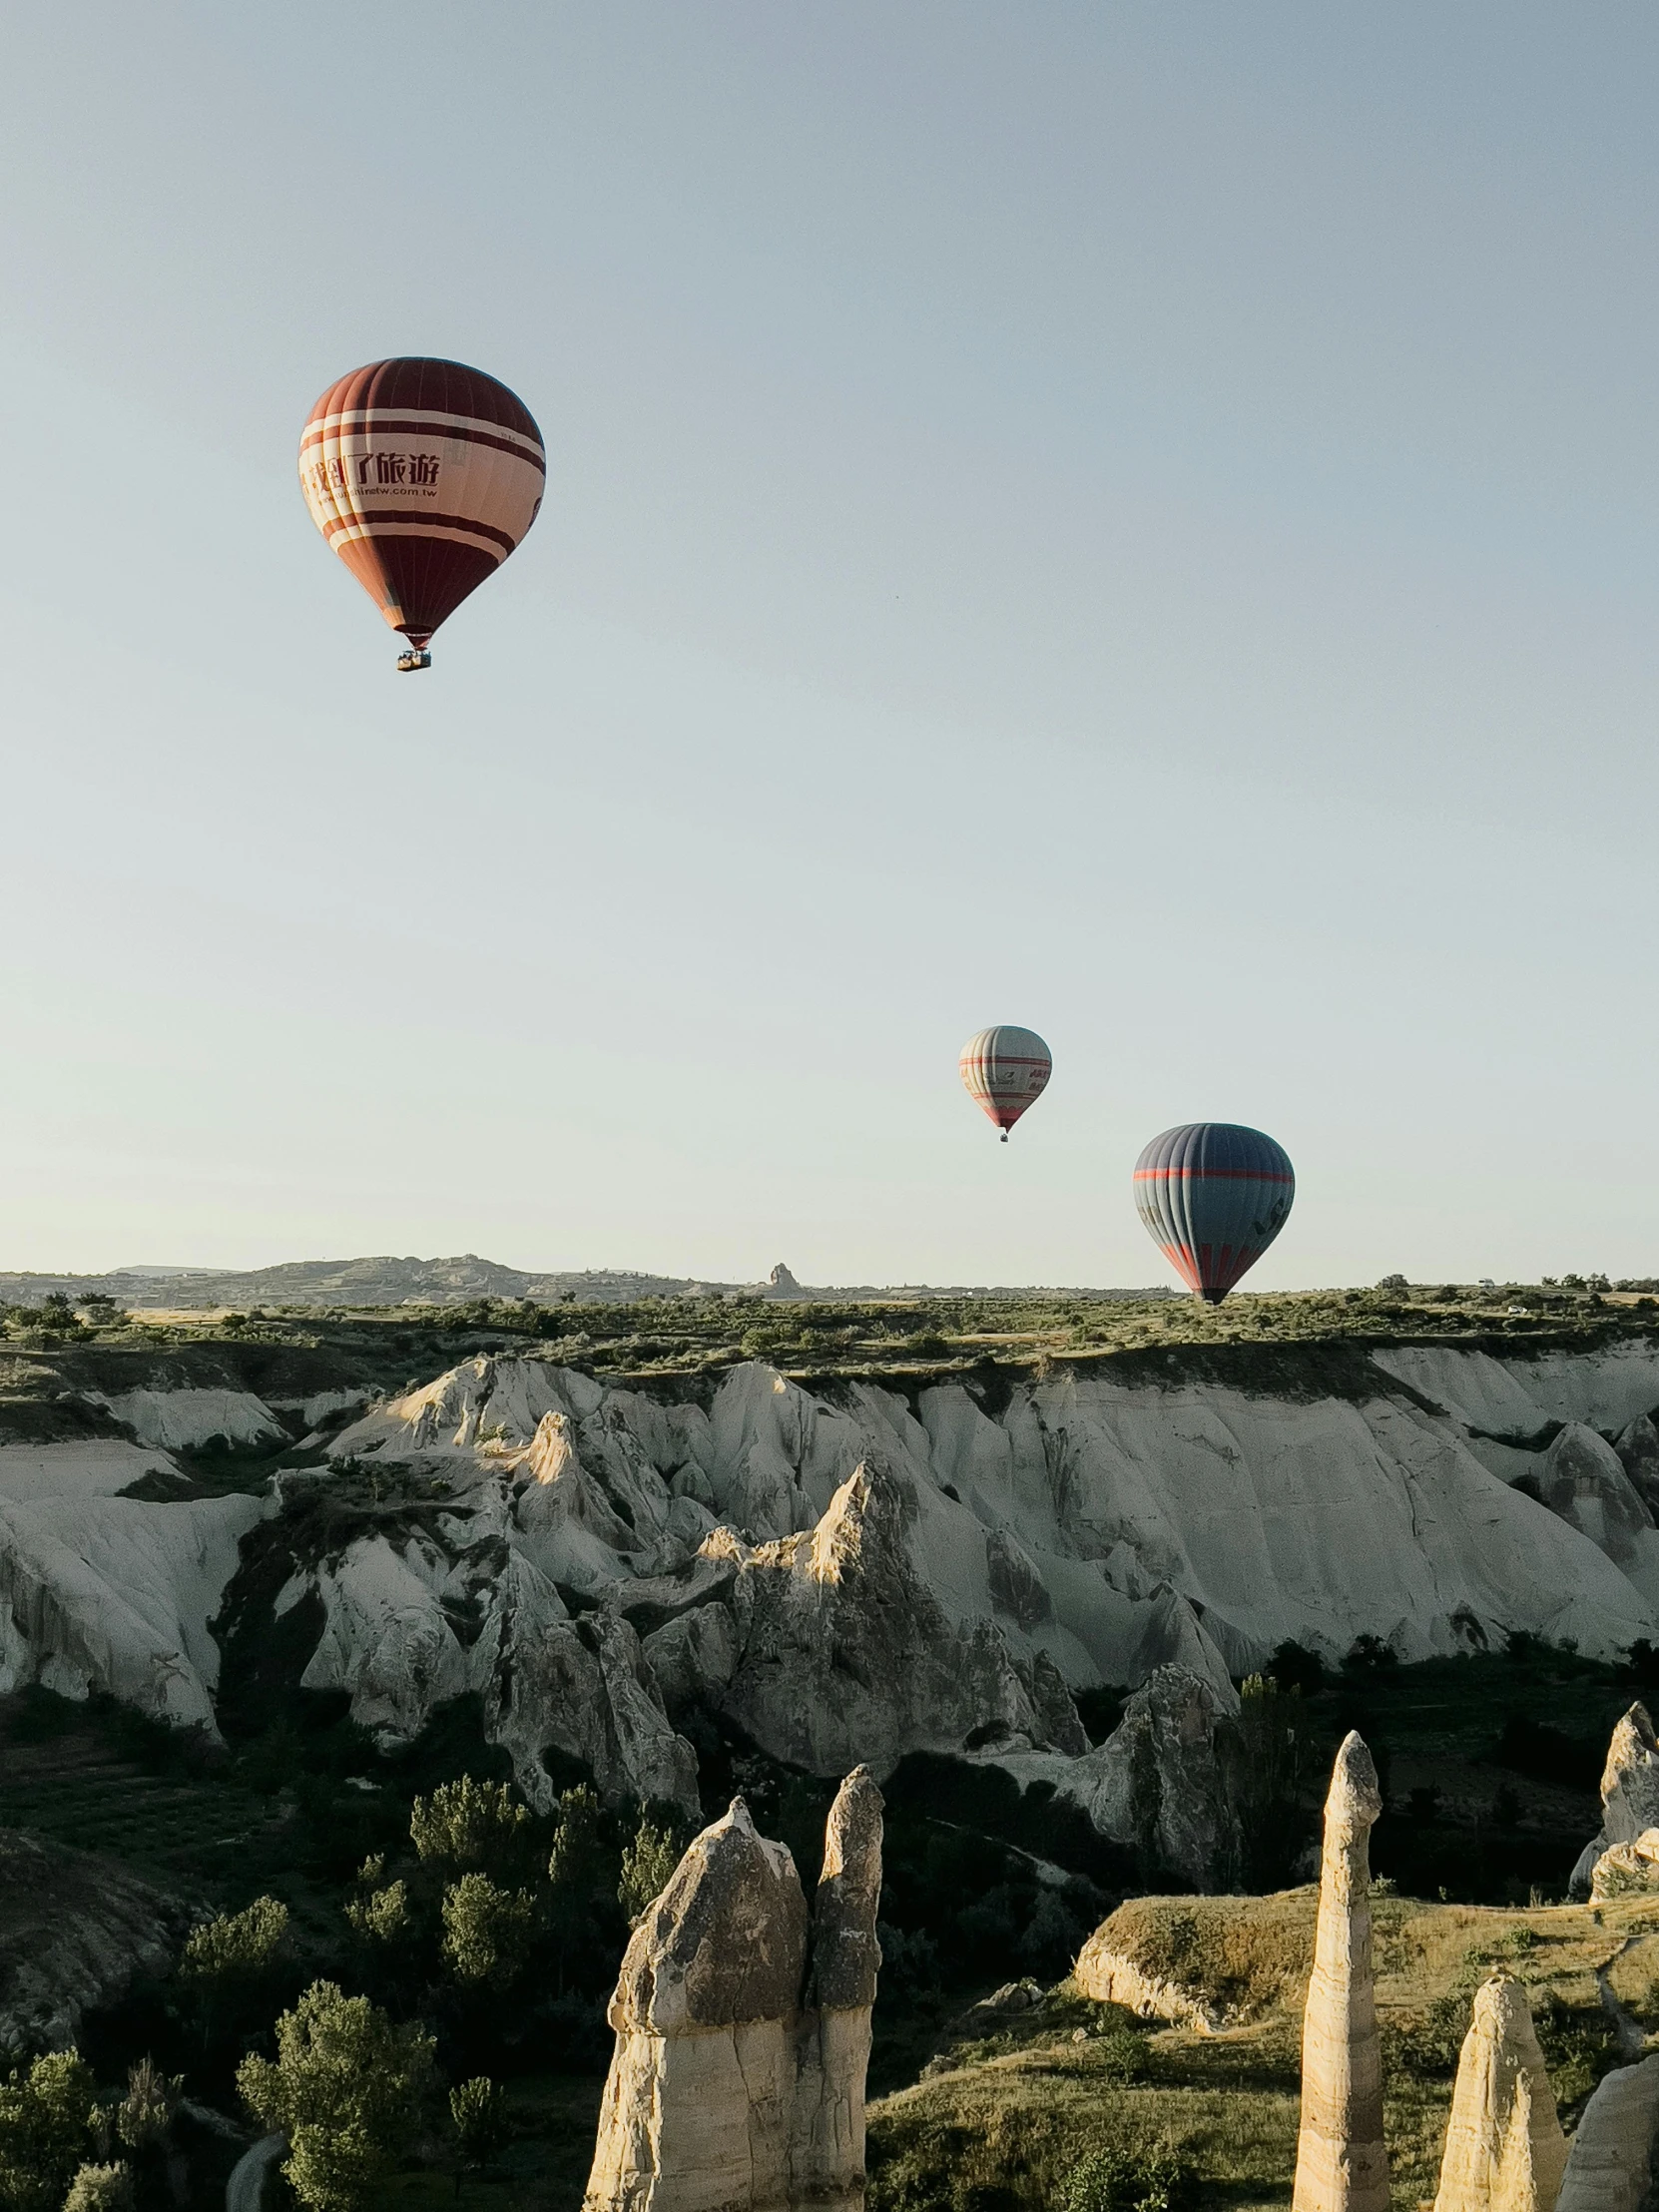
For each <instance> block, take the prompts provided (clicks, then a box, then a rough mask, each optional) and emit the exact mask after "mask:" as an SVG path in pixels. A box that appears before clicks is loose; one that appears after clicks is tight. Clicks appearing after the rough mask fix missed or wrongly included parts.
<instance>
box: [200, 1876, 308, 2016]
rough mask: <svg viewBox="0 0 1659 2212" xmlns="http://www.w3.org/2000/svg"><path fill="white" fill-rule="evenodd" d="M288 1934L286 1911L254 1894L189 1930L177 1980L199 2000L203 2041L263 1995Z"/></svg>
mask: <svg viewBox="0 0 1659 2212" xmlns="http://www.w3.org/2000/svg"><path fill="white" fill-rule="evenodd" d="M287 1932H288V1909H287V1907H286V1906H285V1905H284V1904H283V1903H282V1902H281V1900H280V1899H279V1898H273V1897H261V1898H256V1899H255V1900H254V1902H253V1904H252V1905H250V1906H248V1907H247V1908H246V1909H245V1910H244V1911H243V1912H241V1913H221V1914H220V1915H219V1916H218V1917H217V1918H216V1919H214V1920H211V1921H205V1922H204V1923H203V1925H202V1926H201V1927H200V1928H193V1929H192V1930H191V1932H190V1935H189V1936H188V1937H187V1938H186V1941H185V1947H184V1951H183V1954H182V1955H181V1957H180V1960H179V1979H180V1981H181V1982H182V1983H183V1985H184V1987H185V1988H186V1990H187V1991H188V1992H189V1993H190V1994H191V1996H192V1997H193V1998H194V2000H195V2003H196V2008H197V2015H198V2019H199V2021H200V2024H201V2028H202V2040H203V2042H204V2043H205V2044H206V2043H211V2042H212V2041H213V2039H214V2035H215V2033H216V2031H217V2030H218V2029H219V2028H221V2027H222V2026H224V2025H226V2024H227V2023H228V2022H229V2021H231V2020H234V2019H235V2018H236V2017H237V2016H238V2014H239V2013H240V2011H241V2010H242V2008H243V2007H244V2006H246V2005H248V2004H250V2003H251V2002H253V2000H254V1999H256V1998H257V1997H259V1996H261V1995H263V1994H264V1993H265V1991H266V1989H267V1988H268V1986H269V1984H270V1981H271V1978H272V1975H273V1973H274V1972H275V1971H276V1968H277V1965H278V1963H279V1962H280V1958H281V1954H282V1948H283V1945H284V1943H285V1941H286V1939H287Z"/></svg>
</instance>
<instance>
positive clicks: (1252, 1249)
mask: <svg viewBox="0 0 1659 2212" xmlns="http://www.w3.org/2000/svg"><path fill="white" fill-rule="evenodd" d="M1295 1197H1296V1173H1295V1170H1294V1169H1293V1168H1292V1166H1291V1163H1290V1158H1289V1156H1288V1155H1287V1153H1286V1152H1285V1150H1284V1147H1283V1146H1282V1145H1277V1144H1275V1143H1274V1141H1273V1139H1272V1138H1271V1137H1265V1136H1263V1134H1262V1132H1261V1130H1260V1129H1244V1128H1241V1127H1240V1126H1239V1124H1238V1123H1237V1122H1231V1121H1191V1122H1188V1123H1186V1124H1185V1126H1184V1127H1182V1128H1180V1129H1166V1130H1165V1131H1164V1133H1163V1135H1162V1136H1161V1137H1154V1138H1153V1140H1152V1142H1151V1143H1150V1144H1149V1145H1148V1146H1147V1148H1146V1150H1145V1151H1144V1152H1143V1153H1142V1154H1141V1156H1140V1158H1139V1159H1138V1160H1137V1161H1136V1162H1135V1206H1136V1210H1137V1211H1138V1213H1139V1214H1140V1217H1141V1219H1142V1221H1144V1222H1145V1224H1146V1226H1147V1228H1148V1230H1149V1231H1150V1232H1151V1234H1152V1240H1153V1242H1154V1243H1155V1244H1156V1245H1157V1247H1158V1249H1159V1251H1160V1252H1161V1253H1162V1254H1163V1255H1164V1258H1165V1259H1166V1260H1167V1261H1168V1262H1169V1263H1170V1265H1171V1267H1173V1268H1174V1269H1175V1270H1176V1271H1177V1273H1178V1274H1179V1275H1180V1276H1181V1278H1182V1280H1183V1281H1184V1282H1185V1283H1186V1284H1187V1286H1188V1288H1189V1289H1190V1290H1193V1291H1196V1292H1197V1294H1198V1296H1199V1297H1200V1298H1205V1299H1208V1300H1209V1302H1210V1304H1211V1305H1212V1306H1219V1305H1220V1304H1221V1302H1222V1300H1223V1299H1224V1298H1225V1297H1226V1296H1227V1294H1228V1292H1229V1291H1230V1290H1231V1289H1232V1288H1233V1286H1234V1284H1235V1283H1237V1282H1238V1280H1239V1278H1240V1276H1241V1275H1243V1274H1244V1272H1245V1270H1246V1269H1247V1268H1251V1267H1254V1266H1255V1264H1256V1262H1257V1261H1258V1260H1259V1259H1260V1258H1261V1257H1262V1255H1263V1253H1264V1252H1266V1250H1267V1249H1268V1246H1269V1245H1270V1244H1272V1242H1273V1240H1274V1238H1275V1237H1277V1236H1278V1234H1279V1232H1280V1230H1281V1229H1283V1228H1284V1226H1285V1223H1286V1220H1287V1218H1288V1217H1289V1215H1290V1211H1291V1201H1292V1200H1293V1199H1294V1198H1295Z"/></svg>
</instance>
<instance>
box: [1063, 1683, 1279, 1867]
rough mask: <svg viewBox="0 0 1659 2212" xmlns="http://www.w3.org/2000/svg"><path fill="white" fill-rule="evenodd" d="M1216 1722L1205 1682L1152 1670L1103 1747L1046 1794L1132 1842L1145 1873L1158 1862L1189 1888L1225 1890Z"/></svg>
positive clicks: (1234, 1844)
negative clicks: (1066, 1801)
mask: <svg viewBox="0 0 1659 2212" xmlns="http://www.w3.org/2000/svg"><path fill="white" fill-rule="evenodd" d="M1217 1719H1218V1712H1217V1700H1216V1698H1215V1695H1214V1693H1213V1692H1212V1691H1211V1689H1210V1687H1209V1685H1208V1684H1207V1683H1205V1682H1202V1681H1200V1680H1199V1679H1198V1677H1197V1676H1196V1675H1191V1674H1188V1673H1187V1672H1186V1670H1185V1669H1184V1668H1181V1667H1160V1668H1159V1669H1158V1671H1157V1672H1156V1674H1154V1675H1153V1676H1152V1678H1151V1680H1150V1681H1148V1682H1146V1683H1144V1684H1143V1685H1142V1687H1141V1688H1140V1689H1139V1690H1137V1691H1136V1692H1135V1694H1134V1696H1133V1697H1131V1698H1130V1700H1129V1702H1128V1703H1127V1705H1126V1706H1125V1707H1124V1710H1123V1719H1122V1720H1121V1721H1120V1722H1119V1723H1118V1726H1117V1727H1116V1728H1115V1729H1114V1730H1113V1732H1112V1734H1111V1735H1110V1736H1108V1737H1107V1739H1106V1741H1105V1743H1103V1744H1102V1745H1101V1746H1100V1747H1099V1749H1098V1750H1096V1751H1091V1752H1089V1753H1088V1755H1087V1756H1086V1757H1084V1758H1081V1759H1078V1760H1076V1761H1075V1762H1073V1764H1072V1766H1071V1767H1070V1769H1069V1771H1068V1772H1067V1773H1065V1774H1064V1775H1062V1776H1060V1777H1059V1780H1058V1789H1057V1792H1056V1794H1057V1795H1058V1796H1060V1797H1064V1798H1067V1799H1069V1800H1070V1801H1071V1802H1072V1803H1073V1804H1076V1805H1080V1806H1082V1808H1083V1810H1084V1811H1085V1812H1086V1813H1087V1814H1088V1816H1089V1818H1090V1820H1091V1821H1092V1822H1093V1823H1094V1825H1095V1827H1096V1828H1097V1829H1098V1830H1099V1831H1100V1833H1101V1834H1102V1835H1103V1836H1111V1837H1114V1838H1116V1839H1117V1840H1118V1841H1119V1842H1120V1843H1126V1844H1132V1845H1133V1846H1134V1847H1135V1848H1136V1850H1137V1851H1138V1852H1139V1854H1140V1855H1141V1858H1142V1861H1143V1863H1144V1865H1145V1866H1146V1868H1147V1871H1148V1872H1149V1873H1151V1872H1153V1871H1155V1870H1160V1869H1165V1868H1167V1869H1169V1870H1171V1871H1172V1872H1173V1873H1175V1874H1177V1875H1179V1876H1181V1877H1182V1878H1183V1879H1184V1880H1186V1881H1188V1882H1190V1883H1191V1884H1192V1886H1193V1887H1194V1889H1197V1890H1211V1889H1225V1888H1227V1887H1229V1877H1230V1876H1231V1875H1232V1873H1233V1871H1234V1869H1235V1868H1236V1866H1237V1863H1238V1850H1239V1823H1238V1817H1237V1815H1236V1814H1235V1813H1234V1811H1233V1809H1232V1807H1231V1805H1230V1804H1229V1802H1228V1798H1227V1793H1226V1790H1225V1788H1224V1786H1223V1780H1222V1772H1221V1766H1220V1763H1219V1761H1218V1759H1217V1756H1216V1740H1215V1739H1216V1723H1217Z"/></svg>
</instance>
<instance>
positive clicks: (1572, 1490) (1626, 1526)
mask: <svg viewBox="0 0 1659 2212" xmlns="http://www.w3.org/2000/svg"><path fill="white" fill-rule="evenodd" d="M1537 1483H1538V1495H1539V1496H1540V1497H1541V1498H1542V1500H1543V1502H1544V1503H1545V1504H1546V1505H1547V1506H1548V1507H1549V1509H1550V1511H1551V1512H1552V1513H1558V1514H1559V1515H1560V1516H1561V1518H1562V1519H1563V1520H1564V1521H1566V1522H1567V1523H1569V1525H1570V1526H1572V1527H1574V1528H1577V1529H1580V1530H1581V1531H1582V1532H1583V1533H1584V1534H1585V1535H1586V1536H1588V1537H1589V1539H1590V1541H1591V1543H1593V1544H1594V1545H1595V1546H1596V1547H1597V1549H1598V1550H1601V1551H1604V1552H1605V1553H1606V1554H1607V1556H1608V1558H1609V1559H1612V1560H1614V1561H1615V1562H1616V1563H1617V1565H1618V1566H1620V1567H1621V1568H1622V1569H1623V1570H1624V1572H1625V1573H1626V1574H1627V1575H1628V1576H1629V1577H1630V1579H1631V1581H1632V1582H1634V1583H1635V1585H1636V1587H1637V1588H1638V1589H1639V1590H1641V1591H1642V1592H1643V1594H1644V1595H1645V1596H1648V1597H1649V1598H1655V1597H1659V1530H1656V1529H1655V1528H1654V1525H1653V1515H1652V1514H1651V1513H1650V1512H1649V1511H1648V1509H1647V1507H1646V1506H1645V1505H1644V1504H1643V1503H1642V1500H1641V1497H1640V1495H1639V1494H1638V1492H1637V1490H1636V1487H1635V1484H1634V1483H1633V1482H1632V1481H1631V1479H1630V1477H1629V1476H1628V1475H1627V1474H1626V1473H1625V1471H1624V1467H1623V1465H1622V1463H1621V1461H1620V1459H1619V1455H1618V1453H1617V1452H1616V1451H1615V1450H1614V1449H1613V1447H1612V1445H1611V1444H1610V1443H1608V1441H1607V1440H1606V1438H1605V1437H1604V1436H1598V1435H1597V1434H1596V1432H1595V1430H1594V1429H1593V1428H1590V1427H1588V1426H1586V1424H1585V1423H1584V1422H1583V1421H1569V1422H1568V1423H1567V1425H1566V1427H1565V1428H1563V1429H1562V1431H1561V1433H1560V1434H1559V1435H1558V1436H1557V1437H1556V1438H1555V1441H1554V1442H1553V1443H1552V1444H1551V1445H1550V1447H1549V1449H1548V1450H1547V1451H1546V1452H1545V1453H1544V1457H1543V1463H1542V1465H1541V1466H1540V1467H1539V1469H1538V1474H1537Z"/></svg>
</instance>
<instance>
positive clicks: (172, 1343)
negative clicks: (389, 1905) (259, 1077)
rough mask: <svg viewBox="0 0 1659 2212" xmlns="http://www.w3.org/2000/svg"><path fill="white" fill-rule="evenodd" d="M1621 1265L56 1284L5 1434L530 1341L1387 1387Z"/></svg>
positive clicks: (1634, 1322)
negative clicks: (649, 1292)
mask: <svg viewBox="0 0 1659 2212" xmlns="http://www.w3.org/2000/svg"><path fill="white" fill-rule="evenodd" d="M1604 1285H1605V1279H1603V1278H1590V1279H1583V1278H1579V1277H1570V1276H1569V1277H1565V1278H1563V1279H1562V1280H1561V1281H1560V1282H1558V1283H1545V1284H1533V1285H1504V1286H1502V1287H1501V1288H1481V1287H1473V1288H1471V1287H1469V1286H1467V1285H1455V1284H1442V1285H1409V1284H1406V1283H1405V1282H1404V1281H1403V1280H1402V1279H1399V1278H1391V1279H1389V1280H1388V1281H1387V1282H1385V1283H1383V1284H1381V1285H1379V1286H1378V1287H1377V1288H1375V1289H1373V1290H1345V1291H1305V1292H1294V1293H1292V1292H1287V1293H1263V1294H1257V1295H1253V1294H1250V1293H1248V1292H1247V1293H1235V1294H1234V1296H1233V1297H1232V1298H1230V1299H1229V1300H1228V1301H1227V1302H1226V1304H1225V1305H1223V1306H1220V1307H1212V1306H1207V1305H1205V1304H1203V1303H1202V1302H1201V1301H1199V1300H1196V1299H1189V1298H1184V1297H1183V1298H1141V1299H1133V1298H1105V1297H1094V1298H1090V1297H1088V1296H1086V1295H1083V1294H1078V1295H1076V1296H1058V1295H1055V1296H1046V1295H1045V1296H1037V1295H1027V1294H1007V1295H1002V1294H997V1295H995V1296H985V1297H939V1298H924V1299H923V1298H917V1299H897V1300H866V1301H858V1302H848V1303H826V1302H815V1301H806V1300H804V1301H800V1302H780V1301H777V1300H771V1299H762V1298H758V1297H734V1296H731V1295H727V1296H723V1297H719V1298H650V1299H641V1300H638V1301H636V1302H635V1303H633V1304H631V1305H623V1304H616V1303H609V1302H595V1303H590V1304H583V1303H581V1302H579V1301H578V1300H576V1299H574V1298H568V1299H565V1300H563V1301H561V1302H560V1303H558V1304H555V1305H551V1306H549V1305H540V1304H536V1303H535V1302H533V1301H522V1300H517V1301H515V1300H502V1299H492V1298H479V1299H476V1300H474V1301H472V1302H471V1303H470V1304H467V1305H459V1306H441V1307H396V1308H390V1309H385V1308H381V1309H374V1308H365V1309H346V1308H328V1309H324V1310H320V1311H319V1310H317V1309H315V1308H290V1309H285V1310H275V1309H274V1310H263V1309H255V1310H254V1311H252V1312H249V1313H230V1314H204V1315H192V1316H185V1315H173V1316H170V1317H165V1318H163V1317H158V1316H155V1315H147V1314H146V1313H144V1312H142V1311H140V1312H137V1313H133V1314H128V1313H126V1312H124V1311H122V1310H121V1309H119V1308H116V1307H114V1306H112V1305H111V1304H110V1303H109V1302H108V1301H107V1300H102V1301H100V1300H91V1301H88V1302H87V1303H85V1304H83V1305H82V1306H80V1307H75V1306H73V1305H71V1304H70V1302H69V1301H68V1299H67V1298H65V1297H63V1296H61V1295H59V1296H55V1297H51V1298H48V1299H46V1300H45V1301H43V1302H42V1303H41V1304H40V1305H38V1306H9V1307H3V1308H0V1434H10V1435H14V1436H23V1435H31V1436H33V1435H46V1434H70V1433H77V1432H81V1433H93V1432H98V1431H103V1432H107V1433H112V1434H113V1433H117V1432H118V1431H117V1430H116V1428H115V1427H114V1424H113V1423H112V1421H111V1417H110V1415H109V1413H108V1412H107V1410H105V1409H104V1408H103V1407H102V1406H101V1405H100V1404H99V1403H98V1402H97V1400H96V1398H94V1397H93V1396H92V1395H91V1393H97V1394H98V1396H99V1397H102V1396H107V1395H111V1394H119V1392H121V1391H122V1390H123V1389H131V1388H135V1387H139V1386H152V1387H153V1386H155V1385H156V1384H157V1383H168V1382H171V1383H196V1384H198V1385H202V1384H217V1385H220V1386H225V1385H227V1384H228V1385H230V1386H233V1387H237V1388H242V1389H247V1390H252V1391H255V1392H258V1393H259V1394H261V1395H263V1396H266V1397H268V1398H269V1397H271V1396H298V1395H304V1394H307V1393H309V1392H313V1391H318V1390H323V1389H327V1388H330V1387H338V1386H340V1385H342V1384H349V1385H354V1386H363V1385H368V1386H373V1387H376V1388H381V1389H391V1390H397V1389H402V1388H404V1387H412V1386H413V1385H414V1384H416V1383H420V1382H424V1381H428V1380H429V1379H430V1378H431V1377H432V1376H433V1375H435V1374H437V1373H439V1372H441V1370H442V1369H444V1368H445V1367H448V1366H452V1365H454V1364H455V1363H457V1362H459V1361H462V1360H466V1359H471V1358H474V1357H476V1356H478V1355H479V1354H503V1353H508V1354H510V1353H518V1354H533V1355H534V1356H536V1357H540V1358H547V1359H554V1360H557V1361H558V1362H560V1363H561V1364H562V1365H566V1366H570V1367H575V1368H578V1369H582V1370H585V1371H587V1372H589V1373H591V1374H595V1375H600V1376H604V1377H608V1378H615V1379H617V1380H624V1379H626V1380H629V1381H634V1380H648V1379H649V1380H654V1381H655V1382H657V1383H659V1385H660V1386H664V1387H669V1388H678V1389H682V1390H684V1391H686V1392H687V1393H688V1394H690V1395H699V1394H702V1393H703V1392H705V1391H707V1390H708V1389H709V1388H712V1387H713V1386H714V1385H715V1384H716V1383H718V1382H719V1380H720V1377H721V1376H722V1375H723V1374H724V1373H725V1371H726V1370H727V1369H728V1368H730V1367H733V1366H735V1365H736V1364H737V1363H739V1362H740V1361H744V1360H765V1361H767V1362H769V1363H770V1364H772V1365H773V1366H775V1367H777V1368H779V1369H781V1370H782V1371H783V1372H784V1373H785V1374H787V1375H791V1376H795V1377H799V1378H800V1379H801V1380H803V1381H807V1382H812V1383H818V1384H833V1383H835V1382H836V1381H837V1380H841V1379H845V1380H848V1381H854V1380H855V1381H865V1380H886V1381H889V1382H892V1383H896V1384H897V1385H898V1386H901V1387H914V1386H916V1385H918V1384H919V1383H925V1382H927V1381H931V1380H934V1379H938V1378H945V1377H950V1376H960V1377H964V1378H968V1377H971V1378H974V1379H976V1380H977V1381H979V1382H980V1383H989V1384H992V1385H995V1384H996V1383H997V1379H998V1378H1006V1379H1007V1380H1008V1381H1014V1380H1017V1379H1020V1378H1024V1377H1031V1376H1036V1377H1039V1378H1040V1377H1043V1376H1046V1375H1056V1374H1061V1373H1064V1372H1066V1371H1067V1370H1075V1371H1079V1372H1090V1371H1100V1372H1105V1373H1110V1374H1112V1375H1113V1376H1115V1377H1117V1378H1118V1379H1120V1380H1123V1381H1128V1382H1169V1381H1174V1380H1182V1379H1188V1378H1206V1379H1211V1380H1214V1381H1217V1382H1223V1383H1233V1384H1235V1385H1237V1386H1240V1387H1243V1388H1246V1389H1251V1390H1257V1391H1271V1392H1276V1393H1281V1394H1292V1395H1296V1396H1306V1395H1308V1394H1310V1393H1312V1392H1315V1391H1326V1390H1329V1391H1334V1392H1336V1393H1338V1394H1342V1395H1352V1394H1359V1393H1361V1392H1365V1391H1370V1390H1375V1388H1376V1387H1377V1372H1376V1370H1375V1368H1373V1367H1372V1365H1371V1363H1370V1360H1369V1358H1368V1354H1369V1352H1370V1350H1371V1349H1372V1348H1374V1347H1376V1346H1382V1345H1399V1344H1444V1343H1452V1344H1459V1345H1462V1346H1465V1347H1467V1348H1469V1349H1477V1350H1488V1351H1497V1352H1501V1353H1504V1354H1506V1355H1508V1356H1510V1357H1514V1356H1516V1355H1519V1356H1521V1357H1525V1356H1527V1355H1528V1354H1535V1353H1537V1352H1541V1351H1544V1350H1549V1349H1568V1348H1572V1349H1585V1348H1588V1347H1591V1346H1594V1345H1597V1344H1600V1343H1605V1342H1609V1341H1612V1340H1616V1339H1618V1338H1621V1337H1637V1336H1647V1335H1652V1334H1654V1332H1655V1331H1656V1329H1659V1296H1655V1295H1653V1292H1652V1289H1651V1287H1648V1286H1643V1287H1631V1288H1620V1289H1613V1288H1610V1287H1604Z"/></svg>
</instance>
